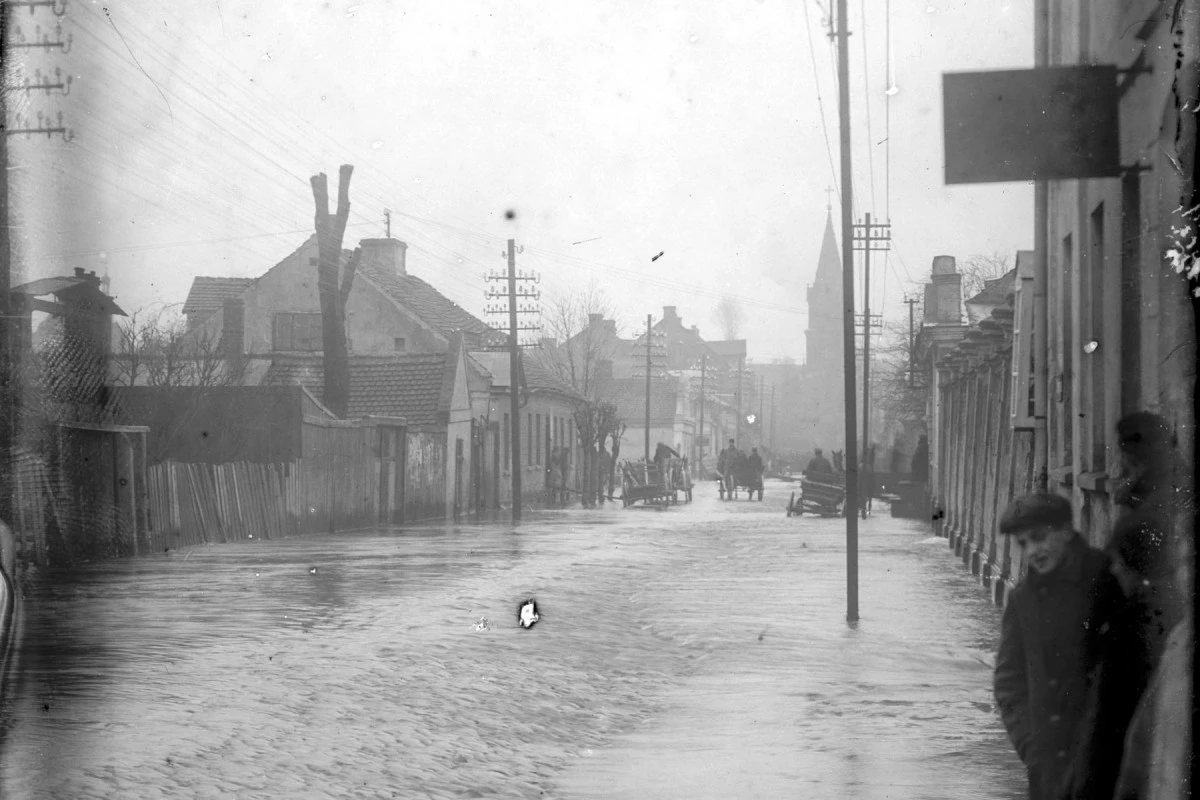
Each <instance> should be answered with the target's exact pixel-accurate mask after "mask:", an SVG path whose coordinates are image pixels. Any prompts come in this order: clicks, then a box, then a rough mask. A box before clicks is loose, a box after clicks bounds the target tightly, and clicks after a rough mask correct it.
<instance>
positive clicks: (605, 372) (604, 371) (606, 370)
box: [596, 358, 613, 381]
mask: <svg viewBox="0 0 1200 800" xmlns="http://www.w3.org/2000/svg"><path fill="white" fill-rule="evenodd" d="M612 369H613V362H612V359H611V358H601V359H599V360H598V361H596V380H598V381H611V380H612Z"/></svg>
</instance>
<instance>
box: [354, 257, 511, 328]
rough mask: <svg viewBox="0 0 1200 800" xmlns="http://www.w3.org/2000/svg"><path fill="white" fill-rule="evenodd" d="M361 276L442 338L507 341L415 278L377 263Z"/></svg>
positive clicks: (362, 269) (362, 268) (361, 271)
mask: <svg viewBox="0 0 1200 800" xmlns="http://www.w3.org/2000/svg"><path fill="white" fill-rule="evenodd" d="M349 257H350V252H349V251H344V253H343V258H344V259H348V258H349ZM359 274H360V275H362V276H363V277H365V278H366V279H367V280H369V281H370V282H371V283H374V284H375V285H376V286H378V287H379V288H380V289H382V290H383V292H384V293H385V294H387V295H388V297H390V298H391V299H392V300H394V301H396V302H397V303H399V304H400V305H402V306H404V307H405V308H407V309H409V310H411V311H412V312H413V313H414V314H416V315H417V316H418V317H420V318H421V319H422V320H423V321H424V322H425V324H427V325H429V327H431V328H433V329H434V330H436V331H438V332H439V333H441V334H442V335H443V336H449V335H450V334H451V333H454V332H455V331H463V332H464V333H473V334H477V335H478V336H479V337H480V340H481V341H482V342H483V343H485V344H503V343H504V342H505V341H507V337H505V336H504V335H503V334H502V333H500V332H499V331H496V330H494V329H493V328H492V327H491V326H489V325H488V324H487V323H485V322H483V321H482V320H480V319H479V318H477V317H476V316H475V315H473V314H472V313H471V312H469V311H467V310H466V309H465V308H463V307H462V306H460V305H459V304H458V303H455V302H454V301H453V300H451V299H450V298H448V297H446V296H445V295H444V294H442V293H441V292H439V291H438V290H437V289H435V288H433V287H432V286H430V285H429V284H428V283H426V282H425V281H423V280H421V279H420V278H418V277H416V276H414V275H400V274H399V273H397V272H395V271H393V270H392V269H389V268H388V267H386V266H383V265H380V264H375V263H363V264H360V265H359Z"/></svg>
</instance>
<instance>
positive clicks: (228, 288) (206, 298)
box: [183, 275, 254, 314]
mask: <svg viewBox="0 0 1200 800" xmlns="http://www.w3.org/2000/svg"><path fill="white" fill-rule="evenodd" d="M252 283H254V278H211V277H207V276H203V275H200V276H197V277H195V278H193V279H192V288H191V290H190V291H189V292H188V296H187V300H184V301H183V313H184V314H203V313H205V312H209V311H219V310H221V307H222V306H224V305H225V301H226V300H230V299H233V298H237V297H241V296H242V294H243V293H244V292H245V291H246V289H247V288H248V287H249V286H250V284H252Z"/></svg>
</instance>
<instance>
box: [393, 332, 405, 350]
mask: <svg viewBox="0 0 1200 800" xmlns="http://www.w3.org/2000/svg"><path fill="white" fill-rule="evenodd" d="M392 349H393V350H395V351H396V352H397V353H403V352H404V351H405V350H407V349H408V346H407V344H406V343H405V341H404V337H403V336H397V337H396V338H394V339H392Z"/></svg>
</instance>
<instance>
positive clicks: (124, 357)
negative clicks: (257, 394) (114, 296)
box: [110, 308, 245, 462]
mask: <svg viewBox="0 0 1200 800" xmlns="http://www.w3.org/2000/svg"><path fill="white" fill-rule="evenodd" d="M119 331H120V334H119V337H118V341H117V346H116V351H115V352H114V353H113V355H112V358H111V359H110V362H111V364H112V367H111V370H110V372H111V374H112V375H113V378H114V382H115V383H117V384H118V385H124V386H136V385H142V386H147V387H151V388H153V389H154V390H155V393H154V395H153V398H152V400H150V401H149V402H150V406H149V407H147V408H145V409H143V410H142V411H143V413H145V414H148V415H149V416H148V418H149V419H151V420H153V423H154V424H153V425H152V427H154V428H155V429H156V430H155V435H154V437H153V438H152V440H151V441H152V445H151V449H152V452H150V453H149V454H148V455H149V457H150V460H151V461H152V462H157V461H162V460H164V459H166V458H168V457H169V456H170V454H171V453H172V452H174V449H175V448H176V447H177V446H179V445H180V443H181V442H182V441H183V440H184V438H186V437H187V436H188V435H189V432H190V431H191V426H192V425H193V423H194V422H195V420H196V419H197V417H198V415H199V414H200V412H201V410H202V409H203V407H204V405H205V403H206V402H207V400H208V398H209V397H210V396H211V394H212V390H213V389H216V388H219V387H225V386H237V385H240V384H241V383H242V378H243V377H244V374H245V361H244V360H243V359H242V358H240V357H237V356H234V357H231V356H230V354H229V352H228V350H229V348H228V347H227V346H226V343H225V342H222V341H221V334H220V332H219V331H217V330H213V329H211V328H209V327H207V326H200V327H198V328H190V329H189V327H188V325H187V322H186V321H185V320H184V319H183V318H182V317H181V316H179V315H178V314H177V313H174V311H173V310H172V309H169V308H168V309H164V310H161V311H159V312H158V313H153V314H152V313H150V312H149V311H148V310H146V309H142V310H139V311H137V312H135V313H134V314H132V315H130V317H129V318H128V319H127V320H124V321H122V323H121V324H120V325H119Z"/></svg>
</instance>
